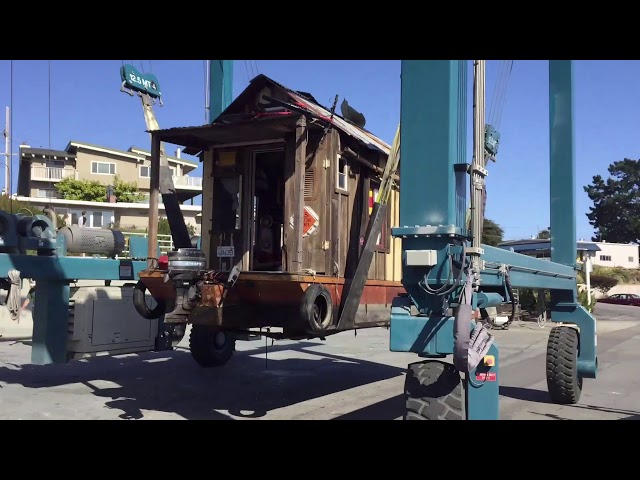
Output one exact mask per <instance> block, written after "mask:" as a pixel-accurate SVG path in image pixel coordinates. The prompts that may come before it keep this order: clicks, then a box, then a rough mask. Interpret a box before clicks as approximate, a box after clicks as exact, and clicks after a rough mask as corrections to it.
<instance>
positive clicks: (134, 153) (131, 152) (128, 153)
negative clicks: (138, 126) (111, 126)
mask: <svg viewBox="0 0 640 480" xmlns="http://www.w3.org/2000/svg"><path fill="white" fill-rule="evenodd" d="M77 147H83V148H87V149H90V150H97V151H105V152H109V153H113V154H114V155H120V156H124V157H131V158H138V157H139V156H140V155H151V152H150V151H149V150H145V149H143V148H139V147H135V146H131V147H129V149H128V150H120V149H118V148H111V147H103V146H101V145H94V144H92V143H87V142H78V141H75V140H71V141H70V142H69V143H68V144H67V148H66V150H67V151H68V152H72V151H73V150H74V149H75V148H77ZM167 159H168V160H171V161H172V162H176V163H182V164H185V165H189V166H194V167H196V166H197V165H198V164H197V163H196V162H193V161H191V160H186V159H184V158H177V157H171V156H167Z"/></svg>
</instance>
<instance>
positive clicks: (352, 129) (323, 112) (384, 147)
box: [288, 90, 391, 155]
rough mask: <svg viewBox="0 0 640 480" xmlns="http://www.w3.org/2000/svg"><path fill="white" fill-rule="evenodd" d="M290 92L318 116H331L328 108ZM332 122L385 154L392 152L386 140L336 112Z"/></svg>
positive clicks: (290, 92)
mask: <svg viewBox="0 0 640 480" xmlns="http://www.w3.org/2000/svg"><path fill="white" fill-rule="evenodd" d="M288 93H289V95H291V97H292V98H293V99H294V100H295V101H296V102H297V103H298V104H301V105H303V106H304V107H305V108H306V109H308V110H309V111H311V112H312V113H314V114H316V115H317V116H319V117H322V118H326V119H327V120H328V119H329V118H330V117H331V112H330V111H329V110H327V109H326V108H324V107H322V106H320V105H318V104H316V103H313V102H310V101H309V100H307V99H306V98H304V97H302V96H300V95H298V94H297V93H295V92H293V91H291V90H289V92H288ZM331 123H332V124H333V125H335V126H336V127H337V128H339V129H340V130H342V131H344V132H345V133H346V134H348V135H351V136H352V137H354V138H356V139H358V140H360V141H361V142H363V143H365V144H366V145H368V146H369V147H370V148H371V147H373V148H375V149H378V150H380V151H381V152H383V153H384V154H385V155H389V154H390V153H391V146H390V145H388V144H387V143H386V142H384V141H382V140H381V139H379V138H378V137H376V136H375V135H373V134H372V133H369V132H367V131H366V130H364V129H361V128H358V127H356V126H355V125H353V124H352V123H349V122H347V121H346V120H345V119H343V118H342V117H340V116H339V115H336V114H335V113H334V115H333V118H332V119H331Z"/></svg>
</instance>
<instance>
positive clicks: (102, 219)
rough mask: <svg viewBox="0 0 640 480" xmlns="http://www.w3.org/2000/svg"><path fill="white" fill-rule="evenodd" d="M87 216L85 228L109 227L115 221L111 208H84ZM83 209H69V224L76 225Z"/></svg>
mask: <svg viewBox="0 0 640 480" xmlns="http://www.w3.org/2000/svg"><path fill="white" fill-rule="evenodd" d="M84 211H86V212H87V213H86V215H85V216H86V217H87V224H86V227H87V228H109V226H110V225H112V224H113V223H114V221H115V215H114V212H113V210H84ZM82 212H83V210H71V224H72V225H78V219H79V218H80V217H81V216H82Z"/></svg>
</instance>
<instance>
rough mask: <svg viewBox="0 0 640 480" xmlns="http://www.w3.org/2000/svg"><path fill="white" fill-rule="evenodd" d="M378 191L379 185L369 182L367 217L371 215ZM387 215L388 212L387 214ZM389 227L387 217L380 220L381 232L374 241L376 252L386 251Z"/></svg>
mask: <svg viewBox="0 0 640 480" xmlns="http://www.w3.org/2000/svg"><path fill="white" fill-rule="evenodd" d="M379 191H380V185H379V184H377V183H374V182H370V187H369V205H368V206H369V216H371V214H372V213H373V206H374V204H375V202H376V198H377V197H378V193H379ZM387 213H388V212H387ZM388 227H389V215H388V214H387V215H385V217H384V218H383V219H382V230H381V231H380V234H379V235H378V239H377V241H376V249H377V250H383V251H386V250H387V243H388V238H389V232H388V229H389V228H388Z"/></svg>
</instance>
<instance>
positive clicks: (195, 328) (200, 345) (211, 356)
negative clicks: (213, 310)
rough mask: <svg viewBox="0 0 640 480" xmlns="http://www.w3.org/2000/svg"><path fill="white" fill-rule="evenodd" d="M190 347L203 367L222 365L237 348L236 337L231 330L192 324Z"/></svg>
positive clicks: (194, 357) (192, 354) (195, 358)
mask: <svg viewBox="0 0 640 480" xmlns="http://www.w3.org/2000/svg"><path fill="white" fill-rule="evenodd" d="M189 349H190V350H191V356H192V357H193V359H194V360H195V361H196V363H197V364H198V365H200V366H201V367H204V368H210V367H220V366H223V365H225V364H226V363H227V362H228V361H229V360H230V359H231V356H232V355H233V352H234V351H235V349H236V339H235V337H234V336H233V334H232V333H231V332H228V331H224V330H222V329H220V328H218V327H213V326H210V325H191V334H190V335H189Z"/></svg>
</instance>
